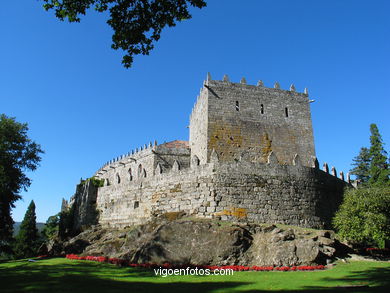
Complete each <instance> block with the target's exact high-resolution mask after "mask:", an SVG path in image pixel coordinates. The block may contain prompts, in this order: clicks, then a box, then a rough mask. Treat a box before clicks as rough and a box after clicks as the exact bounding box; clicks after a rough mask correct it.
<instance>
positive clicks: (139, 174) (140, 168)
mask: <svg viewBox="0 0 390 293" xmlns="http://www.w3.org/2000/svg"><path fill="white" fill-rule="evenodd" d="M141 177H142V165H141V164H139V165H138V178H141Z"/></svg>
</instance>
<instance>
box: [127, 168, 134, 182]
mask: <svg viewBox="0 0 390 293" xmlns="http://www.w3.org/2000/svg"><path fill="white" fill-rule="evenodd" d="M128 172H129V180H130V181H133V174H132V173H131V168H129V171H128Z"/></svg>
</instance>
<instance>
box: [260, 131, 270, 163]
mask: <svg viewBox="0 0 390 293" xmlns="http://www.w3.org/2000/svg"><path fill="white" fill-rule="evenodd" d="M262 146H263V147H262V148H261V154H262V157H263V160H267V158H268V156H269V154H270V153H271V152H272V140H270V139H269V137H268V133H267V132H265V133H264V134H263V137H262Z"/></svg>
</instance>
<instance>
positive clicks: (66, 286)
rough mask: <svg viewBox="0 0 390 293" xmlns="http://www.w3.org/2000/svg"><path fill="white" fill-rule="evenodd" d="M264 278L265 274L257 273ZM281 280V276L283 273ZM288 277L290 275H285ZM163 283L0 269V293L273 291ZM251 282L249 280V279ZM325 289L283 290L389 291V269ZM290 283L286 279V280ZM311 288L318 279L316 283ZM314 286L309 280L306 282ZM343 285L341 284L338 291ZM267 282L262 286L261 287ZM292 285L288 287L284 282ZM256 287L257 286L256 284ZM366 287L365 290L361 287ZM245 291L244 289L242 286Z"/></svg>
mask: <svg viewBox="0 0 390 293" xmlns="http://www.w3.org/2000/svg"><path fill="white" fill-rule="evenodd" d="M259 274H261V273H259ZM280 274H281V275H280V276H283V274H285V273H283V272H280ZM287 274H288V273H287ZM172 280H173V279H172V278H171V279H165V278H162V277H156V276H155V274H154V271H153V270H144V269H138V268H124V267H116V266H110V265H107V264H101V263H95V262H85V261H69V262H63V260H55V259H54V260H50V261H48V262H45V261H42V262H40V261H38V262H33V263H29V262H27V261H26V260H24V261H16V262H15V261H14V262H9V263H8V266H2V267H0V284H1V287H0V291H1V292H2V293H5V292H7V293H10V292H37V293H43V292H50V293H56V292H75V293H77V292H83V293H85V292H93V293H99V292H137V293H138V292H140V293H142V292H159V293H162V292H170V293H175V292H185V293H191V292H205V293H211V292H214V291H216V290H218V292H246V293H262V292H270V291H267V290H262V289H253V290H245V287H241V286H244V285H255V284H254V282H256V283H258V281H259V278H257V276H256V275H254V276H253V282H251V279H250V281H249V282H248V281H245V282H240V281H237V278H236V279H235V281H231V282H230V281H226V279H223V281H215V282H214V281H209V279H207V280H206V279H204V282H202V278H201V277H200V279H198V278H196V279H191V280H190V281H186V279H184V280H183V279H175V280H174V281H175V282H170V283H168V282H169V281H172ZM247 280H248V279H247ZM317 280H318V281H321V283H322V284H324V282H325V285H324V286H305V287H302V289H299V290H288V289H287V290H283V292H285V293H297V292H323V293H324V292H325V293H330V292H390V268H388V267H384V268H367V269H365V270H364V271H351V272H349V273H348V274H347V276H346V277H337V276H335V277H329V276H327V277H322V278H318V279H317ZM286 282H287V279H286ZM312 283H313V284H315V283H316V281H313V282H312ZM306 284H310V282H306ZM339 284H343V286H342V287H340V285H339ZM261 285H264V284H259V286H261ZM286 285H287V286H288V284H287V283H286ZM255 286H256V285H255ZM361 286H363V287H361ZM240 287H241V288H240Z"/></svg>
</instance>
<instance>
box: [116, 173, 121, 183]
mask: <svg viewBox="0 0 390 293" xmlns="http://www.w3.org/2000/svg"><path fill="white" fill-rule="evenodd" d="M116 182H117V183H118V184H119V183H121V177H120V176H119V174H116Z"/></svg>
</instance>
